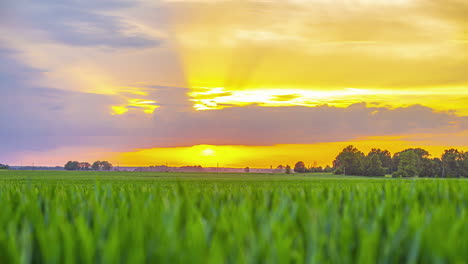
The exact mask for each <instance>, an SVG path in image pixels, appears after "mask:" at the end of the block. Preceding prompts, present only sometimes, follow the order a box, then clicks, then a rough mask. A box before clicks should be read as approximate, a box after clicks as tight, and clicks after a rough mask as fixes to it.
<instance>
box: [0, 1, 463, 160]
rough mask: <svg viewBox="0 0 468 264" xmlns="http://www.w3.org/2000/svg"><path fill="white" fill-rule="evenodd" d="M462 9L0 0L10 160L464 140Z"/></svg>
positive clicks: (242, 156)
mask: <svg viewBox="0 0 468 264" xmlns="http://www.w3.org/2000/svg"><path fill="white" fill-rule="evenodd" d="M466 14H468V2H466V1H464V0H446V1H437V0H392V1H391V0H372V1H371V0H281V1H279V0H278V1H274V0H271V1H265V0H220V1H215V0H161V1H149V0H139V1H125V0H123V1H117V0H107V1H103V2H99V3H98V2H95V1H91V0H83V1H77V2H72V3H69V4H67V5H64V4H61V3H59V2H57V1H53V0H46V1H44V2H41V3H37V2H35V1H32V0H27V1H21V2H17V1H6V2H5V3H3V2H2V4H1V7H0V62H1V64H2V65H3V66H0V81H1V84H0V92H2V94H3V95H4V96H7V97H8V98H9V99H8V100H5V103H3V104H2V105H0V121H1V122H2V123H4V124H7V125H6V126H5V128H4V129H3V132H0V136H2V138H3V139H2V140H3V141H4V142H2V141H0V143H2V144H3V146H6V147H5V149H6V150H5V151H4V152H3V153H1V154H0V162H2V159H3V160H6V161H8V162H9V163H15V164H17V163H20V162H21V163H23V162H24V163H31V162H32V161H33V160H37V161H38V162H41V163H44V164H48V165H51V164H58V165H62V163H64V162H66V160H68V159H73V157H74V156H76V157H77V158H78V157H79V158H81V159H93V158H97V156H101V158H100V159H110V160H113V161H114V162H119V163H120V164H121V165H140V166H143V165H154V164H163V163H165V162H170V163H171V164H175V165H198V164H200V165H204V166H213V163H216V162H220V163H222V164H225V165H226V166H235V167H243V166H244V164H245V165H248V166H251V167H269V166H270V165H273V166H275V165H278V164H286V163H291V164H292V163H293V161H294V160H304V161H307V162H313V161H317V162H318V163H319V164H321V165H325V164H330V163H331V161H332V159H333V157H334V156H335V155H336V154H337V152H338V151H339V150H341V149H342V148H344V147H345V146H346V144H350V143H352V144H354V145H356V146H358V147H362V149H363V150H366V151H367V149H369V148H371V147H382V148H387V149H389V150H391V151H393V152H394V151H400V150H402V149H404V148H406V147H411V146H423V147H426V148H427V149H428V150H433V151H434V155H439V154H440V153H441V151H442V150H443V149H444V148H448V147H458V148H461V149H467V146H468V142H467V140H468V139H467V138H468V134H467V133H468V132H467V131H468V74H467V69H468V17H467V15H466ZM12 142H16V143H15V144H13V143H12ZM39 153H40V154H39ZM207 153H209V154H210V155H205V154H207ZM215 161H216V162H215Z"/></svg>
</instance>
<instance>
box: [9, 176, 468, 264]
mask: <svg viewBox="0 0 468 264" xmlns="http://www.w3.org/2000/svg"><path fill="white" fill-rule="evenodd" d="M0 205H1V214H0V262H1V263H148V262H152V263H161V262H163V263H223V262H225V263H289V262H294V263H467V261H468V251H467V250H466V245H468V224H467V223H468V215H467V214H468V212H467V207H468V181H467V180H464V179H392V178H368V177H357V176H356V177H350V176H346V177H344V176H334V175H330V174H307V175H305V174H293V175H283V174H275V175H273V174H201V173H151V172H146V173H145V172H139V173H136V172H135V173H131V172H79V171H76V172H63V171H54V172H52V171H40V172H39V171H0Z"/></svg>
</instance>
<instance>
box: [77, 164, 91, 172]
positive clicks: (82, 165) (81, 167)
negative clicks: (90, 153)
mask: <svg viewBox="0 0 468 264" xmlns="http://www.w3.org/2000/svg"><path fill="white" fill-rule="evenodd" d="M78 166H79V168H80V170H89V168H90V167H91V164H89V162H80V164H79V165H78Z"/></svg>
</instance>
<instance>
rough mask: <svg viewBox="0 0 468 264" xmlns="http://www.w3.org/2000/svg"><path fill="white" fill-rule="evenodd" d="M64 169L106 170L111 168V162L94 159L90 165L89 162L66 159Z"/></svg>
mask: <svg viewBox="0 0 468 264" xmlns="http://www.w3.org/2000/svg"><path fill="white" fill-rule="evenodd" d="M64 169H65V170H96V171H98V170H104V171H108V170H111V169H112V164H111V163H110V162H108V161H99V160H97V161H95V162H93V164H92V165H91V164H90V163H89V162H78V161H68V162H67V163H66V164H65V166H64Z"/></svg>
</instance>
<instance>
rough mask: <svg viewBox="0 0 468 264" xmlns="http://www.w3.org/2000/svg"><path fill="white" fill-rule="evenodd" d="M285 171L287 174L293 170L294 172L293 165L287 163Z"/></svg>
mask: <svg viewBox="0 0 468 264" xmlns="http://www.w3.org/2000/svg"><path fill="white" fill-rule="evenodd" d="M285 172H286V174H291V172H292V171H291V166H289V165H286V168H285Z"/></svg>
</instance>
